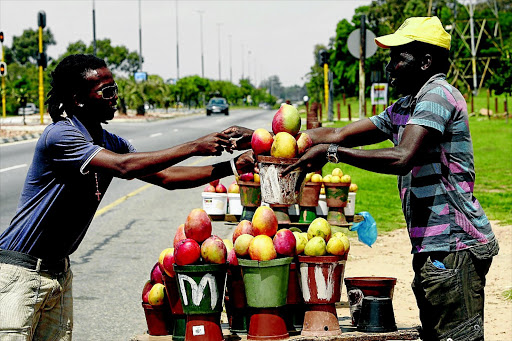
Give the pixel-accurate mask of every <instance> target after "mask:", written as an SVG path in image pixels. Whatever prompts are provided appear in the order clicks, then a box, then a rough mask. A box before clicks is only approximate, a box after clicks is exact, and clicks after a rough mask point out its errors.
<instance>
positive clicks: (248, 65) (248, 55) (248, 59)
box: [247, 50, 251, 83]
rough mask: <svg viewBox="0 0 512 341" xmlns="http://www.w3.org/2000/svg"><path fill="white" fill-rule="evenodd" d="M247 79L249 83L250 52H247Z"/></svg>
mask: <svg viewBox="0 0 512 341" xmlns="http://www.w3.org/2000/svg"><path fill="white" fill-rule="evenodd" d="M247 79H248V80H249V83H250V82H251V50H249V51H247Z"/></svg>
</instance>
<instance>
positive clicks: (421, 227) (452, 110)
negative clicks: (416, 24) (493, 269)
mask: <svg viewBox="0 0 512 341" xmlns="http://www.w3.org/2000/svg"><path fill="white" fill-rule="evenodd" d="M445 78H446V76H445V75H444V74H437V75H435V76H433V77H432V78H430V79H429V80H428V81H427V83H425V85H424V86H423V87H422V88H421V89H420V91H419V92H418V94H417V95H416V96H415V97H412V96H406V97H402V98H400V99H399V100H398V101H397V102H396V103H394V104H393V105H391V106H389V107H388V108H386V110H385V111H384V112H382V113H381V114H380V115H378V116H373V117H371V118H370V120H371V121H372V122H373V123H374V124H375V125H376V126H377V128H379V129H380V130H381V131H383V132H384V133H386V134H387V135H388V136H389V139H390V140H391V141H393V144H394V145H395V146H396V145H398V144H399V143H400V140H401V138H402V134H403V131H404V129H405V127H406V125H407V124H417V125H421V126H424V127H427V128H430V129H434V130H437V131H438V132H439V133H440V134H439V143H438V144H437V145H435V146H433V147H431V148H430V149H429V150H428V151H426V152H425V155H422V157H421V158H417V161H416V164H415V165H414V166H413V168H412V170H411V171H410V172H409V173H408V174H407V175H405V176H399V177H398V189H399V191H400V198H401V200H402V210H403V212H404V216H405V221H406V222H407V228H408V231H409V237H410V239H411V243H412V253H420V252H434V251H445V252H453V251H459V250H463V249H467V248H471V247H474V246H478V245H483V244H487V243H489V242H491V241H494V233H493V232H492V229H491V225H490V223H489V220H488V219H487V216H486V215H485V213H484V211H483V209H482V207H481V206H480V204H479V202H478V200H477V199H476V198H475V197H474V196H473V186H474V183H475V167H474V161H473V145H472V142H471V135H470V132H469V122H468V113H467V106H466V101H465V99H464V97H463V96H462V94H461V93H460V92H459V91H458V90H457V89H456V88H454V87H453V86H451V85H450V84H449V83H448V82H446V79H445Z"/></svg>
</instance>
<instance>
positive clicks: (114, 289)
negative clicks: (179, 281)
mask: <svg viewBox="0 0 512 341" xmlns="http://www.w3.org/2000/svg"><path fill="white" fill-rule="evenodd" d="M273 114H274V111H268V110H231V111H230V115H229V116H224V115H212V116H209V117H206V115H192V116H188V117H182V118H175V119H169V120H159V121H153V122H144V123H132V122H129V123H116V122H113V123H111V124H109V125H107V126H105V128H106V129H107V130H109V131H111V132H113V133H116V134H118V135H120V136H123V137H125V138H127V139H128V140H130V142H131V143H132V144H133V145H134V146H135V147H136V148H137V150H138V151H151V150H158V149H163V148H166V147H170V146H174V145H177V144H180V143H183V142H186V141H190V140H194V139H196V138H198V137H200V136H203V135H206V134H208V133H210V132H213V131H221V130H223V129H224V128H227V127H230V126H232V125H242V126H246V127H249V128H253V129H256V128H266V129H268V130H270V129H271V120H272V116H273ZM34 145H35V141H30V142H24V143H16V144H7V145H2V146H0V186H1V191H0V200H1V205H0V206H1V207H0V214H1V217H0V221H1V224H0V231H3V230H4V229H5V228H6V227H7V224H8V223H9V221H10V219H11V218H12V216H13V214H14V211H15V208H16V205H17V201H18V198H19V194H20V191H21V187H22V185H23V180H24V177H25V175H26V172H27V170H28V166H29V165H30V162H31V159H32V155H33V150H34ZM235 155H236V154H235ZM230 157H232V155H231V154H228V153H225V154H223V155H222V156H220V157H218V158H212V157H202V158H200V157H194V158H191V159H188V160H186V161H184V162H182V165H203V164H211V163H215V162H219V161H221V160H228V159H229V158H230ZM233 180H234V176H230V177H227V178H225V179H223V180H221V183H223V184H224V185H225V186H226V187H227V186H228V185H229V184H230V183H231V182H232V181H233ZM91 190H94V189H91ZM202 190H203V188H202V187H200V188H194V189H187V190H175V191H167V190H164V189H162V188H159V187H157V186H152V185H147V184H146V183H144V182H142V181H139V180H131V181H126V180H120V179H114V181H113V182H112V184H111V185H110V188H109V190H108V191H107V193H106V195H105V197H104V198H103V200H102V203H101V205H100V208H99V210H98V213H97V214H96V217H95V218H94V220H93V222H92V224H91V226H90V227H89V231H88V232H87V235H86V236H85V238H84V240H83V242H82V244H81V245H80V247H79V248H78V250H77V251H76V252H75V253H74V254H72V255H71V268H72V270H73V273H74V282H73V296H74V319H75V321H74V332H73V339H74V340H78V341H82V340H84V341H88V340H129V339H130V338H131V337H133V336H135V335H140V334H143V333H144V332H145V330H146V328H147V325H146V320H145V317H144V312H143V309H142V307H141V292H142V288H143V286H144V283H145V282H146V280H148V279H149V274H150V270H151V268H152V266H153V265H154V264H155V263H156V262H157V260H158V255H159V254H160V252H161V251H162V250H163V249H165V248H167V247H170V246H171V245H172V239H173V238H174V234H175V232H176V228H177V227H178V226H179V225H180V224H182V223H184V222H185V219H186V217H187V215H188V213H189V212H190V210H192V209H193V208H196V207H201V206H202V199H201V192H202ZM63 219H64V220H66V223H67V224H70V228H71V227H72V224H73V217H72V214H71V213H64V214H63ZM233 227H234V226H233V225H225V224H224V223H222V222H214V224H213V233H214V234H217V235H218V236H220V237H221V238H225V237H227V236H230V235H231V233H232V229H233Z"/></svg>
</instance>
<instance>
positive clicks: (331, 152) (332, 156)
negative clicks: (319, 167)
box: [327, 144, 339, 163]
mask: <svg viewBox="0 0 512 341" xmlns="http://www.w3.org/2000/svg"><path fill="white" fill-rule="evenodd" d="M327 161H329V162H331V163H338V162H339V161H338V145H337V144H331V145H329V148H327Z"/></svg>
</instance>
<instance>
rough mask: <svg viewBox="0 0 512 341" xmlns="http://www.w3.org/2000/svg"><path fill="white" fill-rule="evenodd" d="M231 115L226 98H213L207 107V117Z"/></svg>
mask: <svg viewBox="0 0 512 341" xmlns="http://www.w3.org/2000/svg"><path fill="white" fill-rule="evenodd" d="M212 113H213V114H224V115H229V104H228V101H226V99H225V98H222V97H213V98H212V99H210V101H209V102H208V104H207V105H206V116H210V115H211V114H212Z"/></svg>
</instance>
